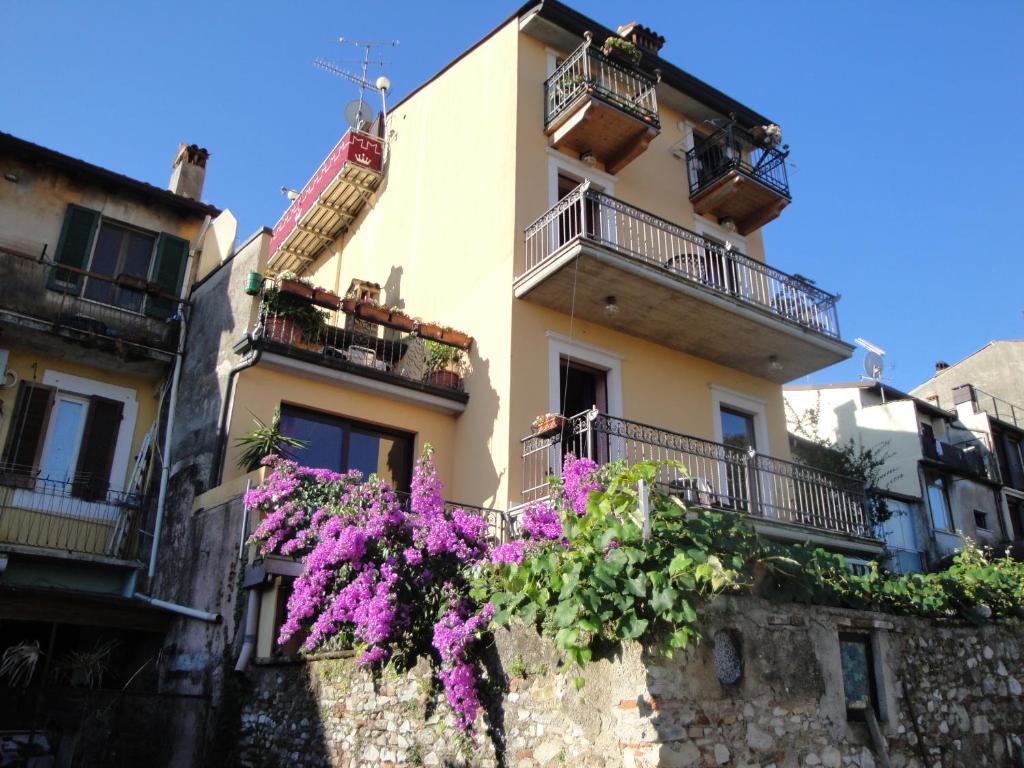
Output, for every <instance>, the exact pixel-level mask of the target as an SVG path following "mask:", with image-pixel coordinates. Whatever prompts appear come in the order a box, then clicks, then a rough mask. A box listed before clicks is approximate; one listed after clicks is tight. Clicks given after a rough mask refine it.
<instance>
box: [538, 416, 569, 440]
mask: <svg viewBox="0 0 1024 768" xmlns="http://www.w3.org/2000/svg"><path fill="white" fill-rule="evenodd" d="M568 423H569V420H568V419H566V418H565V416H562V415H560V414H557V413H542V414H541V415H540V416H538V417H537V418H535V419H534V420H533V423H531V424H530V431H531V432H533V436H534V437H551V436H552V435H556V434H560V433H561V432H562V430H563V429H564V428H565V426H566V424H568Z"/></svg>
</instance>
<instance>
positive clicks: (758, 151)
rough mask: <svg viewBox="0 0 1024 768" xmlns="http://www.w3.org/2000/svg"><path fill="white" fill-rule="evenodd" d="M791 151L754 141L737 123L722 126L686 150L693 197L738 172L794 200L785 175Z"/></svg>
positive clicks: (691, 195)
mask: <svg viewBox="0 0 1024 768" xmlns="http://www.w3.org/2000/svg"><path fill="white" fill-rule="evenodd" d="M788 154H789V153H788V151H785V150H780V149H777V148H775V147H773V146H769V145H766V144H764V143H759V142H757V141H755V140H754V138H753V137H752V136H751V135H750V134H749V133H747V131H745V130H743V129H742V128H740V127H739V126H738V125H735V124H730V125H727V126H726V127H724V128H720V129H719V130H718V131H716V132H715V133H713V134H712V135H711V136H709V137H708V138H707V139H705V140H704V141H701V142H699V143H698V144H696V146H694V148H693V149H691V150H690V151H689V152H687V153H686V167H687V170H688V172H689V177H690V178H689V180H690V197H694V196H695V195H698V194H700V193H701V192H702V191H704V190H705V189H707V188H708V187H710V186H711V185H713V184H714V183H715V182H716V181H718V180H719V179H720V178H722V177H723V176H725V174H727V173H729V172H730V171H739V172H740V173H742V174H743V175H744V176H748V177H750V178H751V179H754V180H755V181H758V182H760V183H761V184H764V185H765V186H766V187H770V188H771V189H773V190H775V191H776V192H778V193H779V194H780V195H782V196H783V197H785V198H786V199H791V196H790V194H789V177H788V176H787V175H786V157H787V156H788Z"/></svg>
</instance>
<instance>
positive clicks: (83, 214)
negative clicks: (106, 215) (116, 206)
mask: <svg viewBox="0 0 1024 768" xmlns="http://www.w3.org/2000/svg"><path fill="white" fill-rule="evenodd" d="M99 221H100V214H99V212H98V211H93V210H91V209H89V208H83V207H82V206H80V205H69V206H68V210H67V213H66V214H64V226H63V227H62V228H61V231H60V240H58V241H57V252H56V254H55V255H54V258H53V260H54V261H55V262H57V263H58V264H67V265H68V266H69V267H75V268H76V269H85V268H86V265H87V264H88V261H89V254H90V253H91V252H92V242H93V239H94V238H95V236H96V227H97V226H98V224H99ZM49 286H50V288H53V289H54V290H57V291H63V292H66V293H72V294H74V295H76V296H77V295H78V292H79V291H80V290H81V288H82V275H81V273H79V272H72V271H70V270H67V269H60V268H58V267H54V268H53V270H52V271H51V272H50V282H49Z"/></svg>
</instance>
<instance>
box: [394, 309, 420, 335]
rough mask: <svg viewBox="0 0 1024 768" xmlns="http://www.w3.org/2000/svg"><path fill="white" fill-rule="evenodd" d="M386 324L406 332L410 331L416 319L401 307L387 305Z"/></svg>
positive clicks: (414, 325)
mask: <svg viewBox="0 0 1024 768" xmlns="http://www.w3.org/2000/svg"><path fill="white" fill-rule="evenodd" d="M388 324H389V325H390V326H391V327H392V328H397V329H398V330H400V331H405V332H406V333H412V331H413V329H414V328H415V327H416V321H415V320H413V319H412V317H411V316H409V315H408V314H407V313H406V311H405V310H404V309H402V308H401V307H388Z"/></svg>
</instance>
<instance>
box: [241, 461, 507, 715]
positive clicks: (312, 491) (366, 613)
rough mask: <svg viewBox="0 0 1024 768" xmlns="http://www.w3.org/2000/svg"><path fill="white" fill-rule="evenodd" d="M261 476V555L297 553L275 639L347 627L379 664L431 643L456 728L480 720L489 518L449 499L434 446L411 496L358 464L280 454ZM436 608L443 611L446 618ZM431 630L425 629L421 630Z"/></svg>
mask: <svg viewBox="0 0 1024 768" xmlns="http://www.w3.org/2000/svg"><path fill="white" fill-rule="evenodd" d="M268 466H269V467H270V469H271V471H270V473H269V474H268V476H267V477H266V479H265V481H264V483H263V484H262V485H260V486H259V487H258V488H256V489H254V490H252V491H250V492H249V493H248V494H247V495H246V499H245V501H246V504H247V505H249V507H250V508H253V509H256V510H258V511H259V513H261V514H262V519H261V522H260V524H259V526H258V527H257V529H256V531H255V533H254V534H253V537H252V539H253V542H254V543H256V544H257V545H258V547H259V549H260V551H261V552H262V553H263V554H279V555H286V556H293V557H298V558H301V560H302V563H303V570H302V574H301V575H300V576H298V577H297V578H296V579H295V581H294V583H293V585H292V592H291V595H290V596H289V598H288V611H287V617H286V619H285V621H284V624H283V625H282V627H281V631H280V634H279V637H278V642H279V643H284V642H286V641H288V640H289V639H290V638H293V637H304V641H303V644H302V647H303V649H304V650H306V651H313V650H315V649H317V648H318V647H320V646H322V645H323V644H324V642H325V641H327V640H329V639H331V638H334V637H338V636H341V637H343V638H346V637H347V638H349V639H351V640H352V641H354V642H355V643H356V644H357V645H358V646H359V647H361V648H362V653H361V655H360V657H359V662H360V663H361V664H364V665H375V664H380V663H382V662H384V661H387V660H388V659H389V658H391V656H392V655H395V654H410V653H412V654H415V652H417V651H423V650H426V649H427V648H428V647H429V645H431V644H432V645H433V646H434V648H435V649H436V650H437V652H438V654H439V655H440V658H441V672H440V677H441V680H442V682H443V683H444V686H445V693H446V696H447V698H448V701H449V703H450V704H451V706H452V709H453V711H454V713H455V718H456V721H457V722H458V724H459V725H460V727H462V728H469V727H470V725H471V724H472V722H473V721H474V719H475V717H476V711H477V709H478V708H479V699H478V697H477V693H476V666H475V664H474V663H473V660H472V658H471V654H470V645H471V644H472V641H473V638H475V637H476V635H477V634H478V633H479V632H480V631H482V630H483V629H485V628H486V626H487V623H488V620H489V618H490V612H491V609H490V608H486V607H485V610H483V611H480V612H478V613H477V614H476V615H471V613H472V611H471V610H470V608H469V607H468V600H467V599H466V595H467V594H468V586H467V585H466V582H465V573H466V571H467V570H468V569H469V568H470V567H472V566H473V565H475V564H476V563H479V562H482V561H484V560H486V558H487V555H488V546H487V535H488V521H487V520H485V519H483V518H482V517H481V516H480V515H477V514H474V513H472V512H470V511H467V510H465V509H462V508H459V507H451V506H450V505H446V504H445V502H444V499H443V497H442V495H441V483H440V481H439V480H438V477H437V473H436V471H435V468H434V464H433V461H432V460H431V458H430V456H429V453H427V454H425V455H424V457H423V458H422V459H421V460H420V461H419V462H418V463H417V466H416V469H415V472H414V476H413V481H412V489H411V490H412V493H411V495H410V496H409V498H408V500H407V501H406V500H404V499H403V498H401V497H400V496H399V495H398V494H396V493H395V492H394V491H393V490H392V489H391V488H390V487H389V486H388V485H387V484H386V483H384V482H382V481H380V480H378V479H377V478H375V477H371V478H370V479H369V480H367V481H365V482H363V478H362V477H361V475H360V474H359V473H358V472H349V473H345V474H338V473H335V472H330V471H327V470H318V469H309V468H306V467H300V466H297V465H296V464H295V463H294V462H290V461H285V460H281V459H273V460H271V461H270V462H269V463H268ZM439 616H440V618H438V617H439ZM424 627H426V628H430V627H433V632H432V633H430V636H429V637H427V636H423V637H418V636H417V633H418V632H422V631H423V630H422V629H421V628H424Z"/></svg>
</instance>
